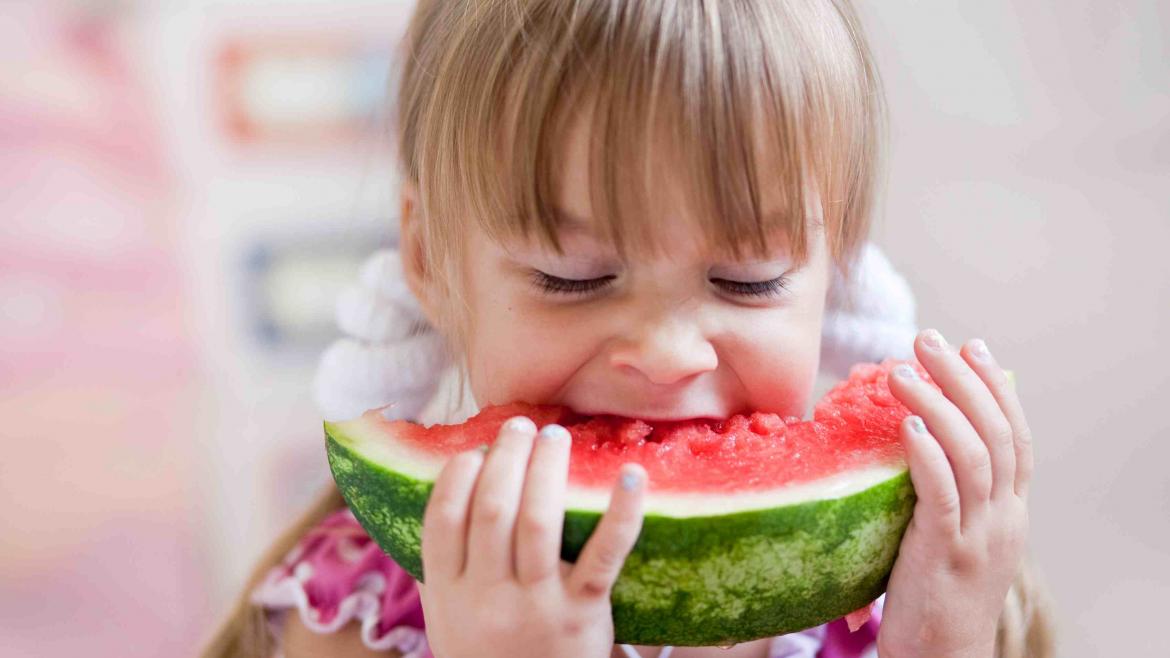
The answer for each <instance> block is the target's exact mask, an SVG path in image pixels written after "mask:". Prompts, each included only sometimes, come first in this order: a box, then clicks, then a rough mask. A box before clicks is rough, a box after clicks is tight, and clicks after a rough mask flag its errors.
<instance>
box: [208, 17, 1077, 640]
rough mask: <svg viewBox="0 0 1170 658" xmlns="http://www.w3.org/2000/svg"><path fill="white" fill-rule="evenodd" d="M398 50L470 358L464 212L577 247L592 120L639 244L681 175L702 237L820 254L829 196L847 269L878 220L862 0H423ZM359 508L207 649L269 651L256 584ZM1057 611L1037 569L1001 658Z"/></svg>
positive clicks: (595, 203)
mask: <svg viewBox="0 0 1170 658" xmlns="http://www.w3.org/2000/svg"><path fill="white" fill-rule="evenodd" d="M400 63H401V66H402V70H401V76H400V81H399V86H398V95H397V99H396V102H397V107H396V112H395V117H394V118H395V127H396V130H397V133H396V136H397V147H398V157H399V163H400V166H401V168H402V171H403V174H404V179H405V181H406V182H407V183H409V184H411V185H414V186H415V187H416V189H417V190H418V197H419V204H418V205H419V208H417V209H416V210H417V212H418V213H419V219H420V221H419V223H418V226H419V230H420V231H421V232H422V234H421V237H422V240H421V242H422V244H423V249H424V253H423V254H421V259H422V262H423V263H425V268H426V269H427V271H428V272H430V273H431V274H430V277H431V280H432V282H433V284H434V285H435V286H436V290H437V293H438V294H437V298H438V299H441V300H442V301H443V304H442V306H441V307H440V308H438V309H436V311H437V312H438V313H439V317H438V318H437V322H436V324H437V325H438V328H439V329H440V330H441V331H442V332H443V333H444V334H445V335H446V336H447V338H448V339H449V340H450V342H451V343H452V344H453V345H454V346H455V349H454V350H452V351H453V353H454V354H460V353H462V351H463V350H462V348H463V346H465V345H466V340H467V333H468V331H469V327H468V326H467V312H466V309H467V303H466V300H465V299H464V297H463V290H464V288H465V281H464V279H463V272H462V270H461V267H460V265H461V262H462V259H461V258H460V255H461V254H462V253H463V247H464V245H463V239H464V236H465V235H466V230H465V229H466V225H465V224H464V222H467V221H476V222H478V223H479V226H480V227H481V228H482V229H483V230H484V231H485V232H486V233H487V234H488V235H489V236H491V237H496V238H499V237H515V236H520V237H530V236H535V237H536V238H538V239H540V240H541V241H543V242H544V243H545V244H546V245H548V246H550V247H552V248H553V249H555V250H557V251H560V245H559V243H558V240H557V227H558V223H559V221H560V219H561V218H560V217H559V216H558V213H557V208H556V205H557V204H556V192H557V190H558V189H559V187H558V185H559V183H560V181H559V175H560V169H559V167H558V156H559V155H560V154H561V153H562V152H563V150H564V147H565V135H566V132H567V129H568V127H569V126H570V125H571V124H572V122H574V121H575V120H577V119H579V118H581V117H584V116H590V117H591V123H590V126H589V128H590V131H589V134H590V137H591V139H590V142H589V181H590V186H591V188H590V200H591V206H592V207H593V209H594V212H595V213H597V219H598V224H599V226H601V227H602V230H603V231H604V233H605V235H606V236H607V237H608V238H609V239H610V240H612V242H613V243H614V245H615V246H616V248H617V249H618V250H619V251H620V252H622V253H626V252H627V250H629V249H634V248H636V249H648V250H651V251H653V250H655V249H656V248H657V245H656V244H655V242H654V235H656V232H655V231H654V230H652V229H653V228H654V227H653V226H652V225H651V224H652V221H653V219H654V218H655V216H654V215H653V214H652V213H650V212H647V211H648V209H649V206H650V205H651V202H652V199H650V198H649V196H648V195H649V192H648V191H649V190H651V189H653V185H654V180H653V179H654V178H655V177H658V176H660V175H661V172H662V171H663V170H669V171H671V172H673V173H675V174H677V180H679V181H681V182H682V185H681V190H682V193H683V194H684V195H685V202H686V203H687V204H688V207H689V208H691V209H692V210H694V211H695V212H693V213H692V216H693V217H695V218H696V220H697V221H698V222H699V224H700V227H701V229H702V230H703V232H704V235H705V236H706V237H708V238H709V239H710V240H711V242H712V244H714V245H718V246H719V247H722V248H725V249H727V250H728V251H730V252H731V253H734V254H737V255H738V254H740V253H742V252H743V251H744V250H745V249H746V250H749V251H751V252H753V253H762V252H763V251H764V250H766V249H767V248H768V247H769V246H770V241H771V240H772V239H774V237H775V236H776V235H777V234H779V235H782V236H783V238H784V239H785V240H786V241H787V244H788V245H789V246H790V248H791V250H792V254H793V257H794V259H795V261H796V263H795V264H800V263H802V262H803V261H804V260H805V259H806V258H807V255H808V239H807V231H808V227H809V224H808V221H809V220H810V218H809V216H808V211H809V209H810V208H811V207H812V206H813V203H812V202H811V198H810V197H812V196H813V195H815V198H816V201H817V203H819V206H820V209H821V212H822V214H821V216H819V217H812V218H811V220H812V221H815V222H817V223H818V224H819V225H820V228H821V229H823V230H824V231H825V233H826V237H827V239H828V247H829V251H830V254H831V256H832V259H833V262H834V263H835V264H836V266H837V267H838V268H839V269H840V270H841V272H842V273H843V274H845V275H846V276H848V275H849V274H850V273H851V271H852V267H853V264H854V261H855V259H856V258H857V256H858V255H859V253H860V250H861V247H862V246H863V243H864V241H865V239H866V237H867V236H868V234H869V231H870V225H871V216H872V213H873V209H874V206H875V205H876V201H875V196H876V194H877V190H878V189H879V187H880V186H879V184H878V183H879V177H880V172H879V166H880V162H881V158H880V154H881V153H882V151H883V144H882V140H883V138H884V134H885V125H886V124H885V121H886V119H885V106H884V100H883V97H882V93H881V84H880V81H879V79H878V75H877V71H876V69H875V67H874V65H873V59H872V56H871V55H870V52H869V49H868V45H867V44H866V41H865V38H864V36H863V33H862V30H861V26H860V21H859V20H858V17H857V15H856V13H855V12H854V10H853V8H852V6H851V5H850V4H849V3H848V2H847V1H846V0H783V1H780V0H771V1H770V0H754V1H751V0H742V1H739V2H711V1H707V2H702V1H699V0H685V1H684V0H627V1H625V2H615V1H614V0H478V1H461V0H419V2H418V3H417V5H416V7H415V10H414V14H413V16H412V18H411V21H410V23H409V26H408V29H407V32H406V36H405V40H404V43H403V51H402V52H401V58H400ZM659 165H661V167H660V166H659ZM761 169H763V171H762V170H761ZM629 181H640V182H641V185H630V184H629V183H628V182H629ZM765 185H775V186H778V187H777V188H776V189H774V190H773V191H774V192H775V193H776V194H775V196H776V197H777V198H778V199H779V200H780V203H781V206H780V207H779V208H775V209H767V211H766V210H765V209H764V208H762V207H761V199H762V198H763V194H762V190H763V189H764V186H765ZM772 211H775V212H772ZM342 504H343V502H342V500H341V498H340V496H339V495H337V492H336V490H335V489H333V488H330V490H329V491H327V492H326V493H325V495H324V496H323V497H322V499H321V500H320V501H319V502H318V504H317V505H316V507H315V508H314V509H312V510H310V511H309V513H308V514H306V515H305V516H304V517H303V518H302V519H300V520H299V521H298V522H297V523H296V524H295V525H294V526H293V528H291V529H290V531H288V532H286V533H285V535H283V536H282V537H281V539H280V540H279V541H278V542H277V543H276V545H275V546H273V547H272V549H271V550H270V551H269V553H268V554H267V556H266V557H265V559H263V560H261V561H260V563H259V564H258V565H257V567H256V570H255V571H254V573H253V574H252V576H251V577H250V578H249V580H248V584H249V586H248V588H247V589H246V590H245V592H244V595H243V596H242V597H241V599H240V601H239V602H238V603H237V605H236V607H235V609H234V611H233V612H232V613H231V615H230V616H229V618H228V620H227V621H226V623H225V624H224V625H223V627H222V628H221V629H220V631H219V633H218V634H217V635H216V637H215V639H214V640H213V642H212V643H211V644H210V645H209V647H208V649H207V651H206V652H205V653H204V655H205V656H224V657H226V656H266V655H267V654H268V652H269V650H270V646H269V642H270V638H268V637H267V636H266V634H265V633H264V631H263V626H262V625H263V623H264V618H263V616H262V615H261V614H259V611H258V610H257V609H256V608H255V606H252V605H251V604H250V603H249V601H248V599H247V594H248V592H249V591H250V590H251V588H252V587H254V586H255V584H256V583H258V582H259V581H260V579H261V578H262V577H263V575H264V574H265V573H266V572H267V571H268V570H269V569H270V568H272V566H274V565H275V564H276V563H277V562H279V560H280V558H281V557H282V556H283V555H285V554H286V553H287V552H288V551H289V550H291V549H292V548H293V546H294V545H295V544H296V542H297V540H298V538H299V537H300V536H301V535H302V534H303V533H304V532H305V531H307V530H308V529H309V528H310V527H312V526H313V525H315V524H316V523H318V522H319V521H320V520H321V519H323V518H324V517H325V516H326V515H327V514H328V513H329V512H331V511H332V510H335V509H338V508H340V507H341V505H342ZM1048 610H1049V606H1048V605H1047V604H1046V603H1045V599H1044V598H1043V592H1042V590H1041V588H1039V586H1038V584H1037V582H1036V581H1035V579H1034V576H1033V575H1032V574H1031V573H1030V572H1029V571H1027V570H1024V571H1022V572H1021V575H1020V578H1019V579H1017V581H1016V582H1015V584H1014V585H1013V588H1012V591H1011V594H1010V595H1009V597H1008V604H1007V605H1006V606H1005V608H1004V614H1003V616H1002V617H1001V619H1000V623H999V630H998V637H997V644H998V650H997V655H998V656H1000V657H1001V658H1016V657H1023V656H1030V657H1034V658H1048V657H1049V656H1051V655H1052V654H1053V650H1054V649H1053V647H1052V633H1051V628H1050V621H1049V619H1050V618H1049V613H1048Z"/></svg>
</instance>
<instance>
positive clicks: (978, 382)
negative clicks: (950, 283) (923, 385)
mask: <svg viewBox="0 0 1170 658" xmlns="http://www.w3.org/2000/svg"><path fill="white" fill-rule="evenodd" d="M922 345H923V346H924V347H925V349H922V350H921V356H920V357H919V360H921V361H922V365H923V366H925V367H926V370H927V371H928V372H930V376H931V378H933V379H934V381H935V383H937V384H938V385H939V387H940V388H942V392H943V394H944V395H945V396H946V397H947V399H948V400H950V401H951V403H952V404H954V405H955V406H956V407H958V408H959V411H960V412H962V414H963V416H964V417H966V419H967V422H968V423H970V424H971V426H972V427H974V428H975V433H976V434H977V435H978V436H979V439H980V440H981V441H982V442H983V445H984V447H985V448H986V450H987V454H988V457H989V459H990V463H991V473H990V476H991V480H990V483H989V485H990V488H989V489H988V491H989V495H990V496H999V495H1002V494H1003V493H1005V492H1007V491H1009V490H1010V489H1011V487H1012V484H1013V480H1014V479H1015V473H1016V455H1015V451H1014V449H1013V448H1012V426H1011V425H1009V424H1008V421H1007V418H1006V417H1004V415H1003V410H1002V409H1000V408H999V403H997V402H996V401H995V397H994V396H992V395H991V391H989V390H988V389H987V384H985V383H984V382H983V380H982V379H981V378H980V377H979V375H977V374H976V373H975V371H974V370H972V369H971V366H970V365H969V364H968V363H967V361H966V359H965V358H964V357H963V356H961V355H960V354H959V353H958V352H956V351H955V350H954V349H952V348H951V347H950V346H949V345H947V344H946V341H945V340H944V339H943V337H942V335H941V334H939V333H938V332H937V331H935V330H934V329H928V330H927V331H925V332H923V333H922ZM965 349H970V348H969V347H967V348H965Z"/></svg>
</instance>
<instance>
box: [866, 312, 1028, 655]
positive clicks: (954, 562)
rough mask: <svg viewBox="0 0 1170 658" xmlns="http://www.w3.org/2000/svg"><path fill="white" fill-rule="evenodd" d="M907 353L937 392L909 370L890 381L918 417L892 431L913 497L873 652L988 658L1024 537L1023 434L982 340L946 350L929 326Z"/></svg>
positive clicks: (1010, 394)
mask: <svg viewBox="0 0 1170 658" xmlns="http://www.w3.org/2000/svg"><path fill="white" fill-rule="evenodd" d="M914 351H915V353H916V354H917V356H918V360H919V362H920V363H921V364H922V365H923V366H924V367H925V369H926V371H927V373H929V375H930V378H931V379H933V380H934V382H936V383H937V384H938V385H939V387H940V388H941V389H942V390H941V391H940V390H939V389H938V388H935V387H934V386H931V385H930V384H929V383H927V382H926V381H924V380H923V379H922V378H921V377H918V376H917V375H916V374H915V373H914V370H913V369H912V368H910V367H909V366H899V367H898V368H895V369H894V373H893V376H891V377H890V380H889V384H890V392H891V393H893V395H894V397H896V398H897V399H898V400H900V401H901V402H902V403H903V404H905V405H906V406H907V407H908V408H909V409H910V411H911V412H912V413H914V414H917V415H912V416H910V417H908V418H906V420H905V421H903V423H902V428H901V438H902V441H903V443H904V445H905V447H906V455H907V462H908V463H909V466H910V477H911V480H912V481H913V483H914V489H915V491H916V493H917V497H918V500H917V503H916V504H915V506H914V515H913V517H912V518H911V520H910V525H909V526H908V527H907V529H906V533H905V535H904V536H903V537H902V544H901V547H900V548H899V552H898V557H897V560H896V562H895V563H894V570H893V572H892V573H891V574H890V580H889V584H888V586H887V588H886V601H885V608H884V611H883V615H882V623H881V626H880V629H879V631H878V654H879V655H881V656H882V657H883V658H914V657H916V656H932V657H934V658H944V657H945V658H951V657H959V656H962V657H963V658H967V657H971V658H975V657H979V658H992V656H993V654H994V647H995V633H996V624H997V622H998V619H999V616H1000V613H1001V612H1002V610H1003V606H1004V601H1005V599H1006V597H1007V592H1008V589H1009V588H1010V587H1011V584H1012V581H1014V580H1015V577H1016V572H1017V570H1018V568H1019V565H1020V560H1021V558H1022V556H1023V552H1024V547H1025V543H1026V540H1027V535H1028V487H1029V483H1030V481H1031V478H1032V439H1031V432H1030V431H1029V429H1028V424H1027V422H1026V421H1025V420H1024V412H1023V410H1022V409H1021V407H1020V401H1019V398H1018V397H1017V396H1016V392H1015V390H1014V388H1013V387H1012V386H1011V385H1010V384H1009V382H1008V378H1007V375H1006V374H1005V373H1004V371H1003V369H1002V368H1000V366H999V365H998V364H996V362H995V360H994V359H993V358H992V357H991V355H990V354H989V353H988V352H987V349H986V346H985V345H983V343H982V341H978V340H972V341H970V342H969V343H967V344H966V345H965V346H964V347H963V348H962V349H961V350H959V351H956V350H954V349H953V348H951V347H950V346H948V345H947V343H946V341H945V340H943V338H942V336H941V335H939V333H938V332H937V331H935V330H933V329H928V330H926V331H924V332H922V333H921V334H919V336H918V338H917V340H916V341H915V344H914ZM907 372H908V373H909V374H910V376H909V377H907V376H905V374H904V373H907ZM922 421H925V426H923V424H922Z"/></svg>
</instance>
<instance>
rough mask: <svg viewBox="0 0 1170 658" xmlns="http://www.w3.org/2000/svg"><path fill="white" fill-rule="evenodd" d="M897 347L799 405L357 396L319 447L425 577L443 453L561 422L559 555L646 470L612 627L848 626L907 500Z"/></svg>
mask: <svg viewBox="0 0 1170 658" xmlns="http://www.w3.org/2000/svg"><path fill="white" fill-rule="evenodd" d="M899 363H902V361H898V360H893V359H888V360H886V361H883V362H882V363H880V364H873V363H869V364H858V365H856V366H854V367H853V369H852V371H851V372H850V376H849V378H848V379H847V380H845V381H842V382H840V383H839V384H838V385H837V386H835V387H834V388H833V389H832V390H830V391H829V392H828V393H827V394H826V395H825V397H824V398H823V399H821V400H820V401H819V402H818V403H817V405H816V407H815V409H814V413H813V419H812V420H810V421H802V420H800V419H799V418H797V417H795V416H792V417H788V418H781V417H779V416H777V415H775V414H768V413H759V412H757V413H752V414H750V415H737V416H733V417H731V418H729V419H725V420H721V421H715V420H709V421H702V420H693V421H682V422H672V423H660V424H656V425H653V426H652V425H650V424H648V423H646V422H643V421H641V420H637V419H629V418H618V417H613V416H596V417H587V416H580V415H577V414H574V413H573V412H572V411H571V410H568V409H566V408H563V407H553V406H532V405H524V404H511V405H501V406H495V407H487V408H485V409H483V410H482V411H481V412H480V413H479V414H478V415H476V416H474V417H473V418H471V419H469V420H468V421H466V422H465V423H462V424H458V425H435V426H432V427H429V428H425V427H422V426H420V425H416V424H413V423H409V422H405V421H387V420H385V419H384V418H383V417H382V415H381V414H380V413H379V411H378V410H371V411H369V412H367V413H366V414H364V415H362V416H361V417H359V418H356V419H353V420H349V421H344V422H327V423H325V432H326V444H327V450H328V457H329V464H330V468H331V470H332V472H333V477H334V479H335V480H336V482H337V485H338V487H339V488H340V490H341V493H342V495H343V496H344V497H345V500H346V502H347V503H348V504H349V506H350V509H352V510H353V512H354V515H355V516H356V517H357V519H358V520H359V521H360V522H361V524H362V526H363V527H364V528H365V529H366V530H367V531H368V532H369V533H370V535H371V536H372V537H373V538H374V539H375V540H376V541H377V542H378V543H379V545H381V546H382V548H383V549H384V550H386V552H387V553H389V554H390V556H391V557H393V558H394V559H395V561H396V562H398V563H399V564H400V565H401V566H402V567H403V568H404V569H406V570H407V571H409V572H410V573H411V574H412V575H414V577H415V578H418V579H420V580H421V579H422V575H423V572H422V562H421V558H420V551H419V547H420V536H421V521H422V516H423V510H424V509H425V506H426V501H427V497H428V495H429V494H430V491H431V487H432V483H433V481H434V479H435V477H436V476H437V475H438V473H439V471H440V469H441V468H442V466H443V464H444V462H445V461H446V460H447V459H448V458H449V457H450V456H451V455H453V454H455V453H457V452H459V451H461V450H466V449H469V448H473V447H476V446H479V445H483V444H488V443H491V442H492V441H493V440H494V439H495V437H496V434H497V432H498V430H499V427H500V425H501V424H503V422H504V421H505V420H507V419H508V418H510V417H512V416H515V415H518V414H523V415H527V416H529V417H530V418H532V419H533V420H534V421H535V422H536V423H537V426H542V425H544V424H546V423H551V422H557V423H560V424H562V425H564V426H565V427H566V428H568V430H569V432H570V433H571V434H572V436H573V446H572V448H571V455H570V475H569V490H568V506H567V507H568V509H567V510H566V514H565V526H564V535H563V542H562V557H563V558H564V559H566V560H569V561H573V560H575V559H576V558H577V556H578V554H579V553H580V550H581V548H582V546H583V545H584V543H585V540H586V539H587V538H588V537H589V534H590V533H591V532H592V531H593V528H594V527H595V526H596V524H597V522H598V520H599V519H600V516H601V513H602V512H603V511H604V509H605V507H606V504H607V502H608V497H609V490H610V487H611V486H612V483H613V481H614V478H615V477H616V475H617V472H618V469H619V468H620V466H621V465H622V464H623V463H625V462H628V461H636V462H638V463H640V464H642V466H643V467H645V469H646V471H647V473H648V474H649V484H648V488H647V493H646V498H645V511H646V516H645V519H644V521H643V526H642V533H641V535H640V536H639V538H638V542H637V544H636V545H635V547H634V550H633V551H632V552H631V554H630V556H629V558H628V559H627V560H626V562H625V566H624V567H623V569H622V573H621V575H620V576H619V578H618V580H617V582H616V584H615V585H614V588H613V592H612V604H613V605H612V607H613V619H614V634H615V641H617V642H620V643H629V644H643V645H667V644H669V645H674V646H711V645H724V646H725V645H729V644H734V643H737V642H744V641H748V640H753V639H758V638H762V637H770V636H775V635H781V634H785V633H790V632H794V631H798V630H801V629H805V628H809V627H812V626H816V625H819V624H822V623H825V622H826V621H830V620H833V619H837V618H840V617H842V616H846V615H849V617H848V619H849V621H850V626H851V627H854V626H856V625H857V624H858V623H860V621H863V620H864V618H866V617H867V613H868V610H869V604H871V603H872V601H873V600H874V599H875V598H877V597H878V596H880V595H881V594H882V592H883V591H885V586H886V582H887V580H888V578H889V574H890V571H891V569H892V568H893V563H894V559H895V557H896V556H897V551H898V546H899V544H900V542H901V538H902V534H903V532H904V531H905V529H906V526H907V524H908V523H909V521H910V515H911V512H912V511H913V508H914V502H915V495H914V489H913V486H912V484H911V481H910V477H909V471H908V470H907V466H906V462H905V455H904V452H903V449H902V446H901V442H900V441H899V439H898V428H899V425H900V423H901V421H902V419H903V418H905V417H906V416H907V415H909V413H910V411H909V410H908V409H907V408H906V407H905V406H904V405H902V404H901V403H900V402H899V401H898V400H897V399H896V398H894V397H893V395H892V394H891V393H890V391H889V388H888V385H887V377H888V376H889V373H890V370H892V368H893V367H894V366H895V365H897V364H899ZM910 363H911V365H912V366H913V367H914V368H915V369H916V370H917V372H918V373H919V375H920V376H921V377H922V378H923V379H924V380H926V381H928V382H929V381H931V379H930V377H929V374H928V373H927V372H926V370H925V369H924V368H923V367H922V366H921V365H920V364H918V363H916V362H910Z"/></svg>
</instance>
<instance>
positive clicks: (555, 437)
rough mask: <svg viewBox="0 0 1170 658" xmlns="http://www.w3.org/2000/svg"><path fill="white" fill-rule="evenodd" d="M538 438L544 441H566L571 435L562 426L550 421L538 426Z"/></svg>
mask: <svg viewBox="0 0 1170 658" xmlns="http://www.w3.org/2000/svg"><path fill="white" fill-rule="evenodd" d="M540 438H542V439H544V440H546V441H567V440H568V439H569V438H571V435H570V434H569V430H567V429H565V428H564V426H562V425H557V424H556V423H550V424H548V425H545V426H544V427H542V428H540Z"/></svg>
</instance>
